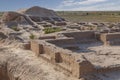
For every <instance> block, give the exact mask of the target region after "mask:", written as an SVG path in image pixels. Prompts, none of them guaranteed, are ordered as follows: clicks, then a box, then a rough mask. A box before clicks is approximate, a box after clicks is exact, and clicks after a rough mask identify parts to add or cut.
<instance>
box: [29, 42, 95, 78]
mask: <svg viewBox="0 0 120 80" xmlns="http://www.w3.org/2000/svg"><path fill="white" fill-rule="evenodd" d="M31 50H32V51H33V52H35V54H36V55H37V56H38V57H40V58H42V59H44V60H46V61H47V62H50V63H52V64H54V65H55V66H56V68H57V69H59V70H62V71H63V72H64V73H66V74H70V75H73V76H75V77H77V78H80V77H82V76H83V75H85V74H89V73H91V72H94V70H93V68H94V67H93V65H92V64H91V63H90V62H88V61H87V60H86V59H84V58H83V57H82V56H79V57H78V56H77V55H75V54H77V53H73V52H72V51H70V50H66V49H62V48H60V47H56V46H55V45H53V44H50V43H48V42H45V41H41V40H39V41H31ZM78 59H79V60H78ZM84 62H85V63H84Z"/></svg>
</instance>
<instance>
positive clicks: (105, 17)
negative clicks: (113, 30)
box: [57, 11, 120, 22]
mask: <svg viewBox="0 0 120 80" xmlns="http://www.w3.org/2000/svg"><path fill="white" fill-rule="evenodd" d="M57 14H58V15H59V16H62V17H63V18H65V19H67V20H68V21H72V22H120V11H57Z"/></svg>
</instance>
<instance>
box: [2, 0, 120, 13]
mask: <svg viewBox="0 0 120 80" xmlns="http://www.w3.org/2000/svg"><path fill="white" fill-rule="evenodd" d="M32 6H40V7H45V8H48V9H53V10H56V11H120V0H0V11H15V10H18V9H22V8H29V7H32Z"/></svg>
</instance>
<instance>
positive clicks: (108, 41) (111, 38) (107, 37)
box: [100, 33, 120, 45]
mask: <svg viewBox="0 0 120 80" xmlns="http://www.w3.org/2000/svg"><path fill="white" fill-rule="evenodd" d="M100 38H101V41H102V42H103V43H104V45H118V44H120V33H108V34H102V35H101V37H100Z"/></svg>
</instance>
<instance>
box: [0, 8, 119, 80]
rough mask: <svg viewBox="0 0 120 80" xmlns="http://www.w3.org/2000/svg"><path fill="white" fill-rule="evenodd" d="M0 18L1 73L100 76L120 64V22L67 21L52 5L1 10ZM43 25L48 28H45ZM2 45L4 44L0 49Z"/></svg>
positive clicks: (13, 78) (12, 79) (13, 76)
mask: <svg viewBox="0 0 120 80" xmlns="http://www.w3.org/2000/svg"><path fill="white" fill-rule="evenodd" d="M1 19H2V20H1V25H0V44H1V45H2V47H0V49H1V52H0V56H1V57H2V58H1V60H0V79H3V80H33V79H34V78H35V80H39V79H41V80H49V79H50V80H57V79H59V78H60V77H57V78H55V77H56V76H55V77H54V79H52V78H48V79H46V78H44V77H42V78H43V79H42V78H41V76H43V75H52V74H53V72H52V71H51V69H53V71H54V70H55V71H54V72H55V73H54V75H55V74H56V71H58V72H62V73H64V74H66V75H67V76H70V77H71V76H72V77H74V78H76V79H85V80H99V79H100V78H99V77H97V79H96V75H97V74H99V75H100V74H103V73H107V72H112V71H119V70H120V57H119V52H120V51H119V50H120V47H119V45H120V32H119V31H120V28H119V23H116V26H113V25H114V24H112V23H111V24H110V23H104V22H103V23H92V22H91V23H86V22H85V23H84V22H83V23H82V22H81V23H70V22H67V21H65V19H64V18H61V17H60V16H58V15H57V14H56V12H54V11H53V10H49V9H45V8H42V7H38V6H34V7H31V8H29V9H22V10H18V11H16V12H14V11H10V12H5V13H4V14H3V16H2V18H1ZM66 24H67V25H66ZM111 25H112V27H111ZM51 27H52V28H53V29H57V28H58V29H59V28H60V31H59V30H58V32H56V31H54V30H53V29H51ZM45 28H50V29H47V30H46V31H48V33H47V34H45V31H44V30H45ZM50 30H51V32H54V33H49V31H50ZM3 46H5V47H7V49H5V50H2V49H3ZM17 46H18V47H17ZM13 47H17V48H13ZM9 48H10V49H9ZM18 48H20V50H19V49H18ZM11 49H12V50H11ZM4 51H5V52H4ZM3 53H4V54H3ZM3 56H4V57H3ZM40 60H41V61H42V60H43V61H44V62H46V63H47V64H50V65H52V66H51V68H48V67H49V66H48V65H47V66H46V65H44V66H43V64H44V62H41V61H40ZM12 64H14V65H15V66H14V65H12ZM19 64H20V65H19ZM41 64H42V66H41ZM21 66H22V67H21ZM31 67H32V68H31ZM39 67H40V68H39ZM44 67H47V68H48V69H44ZM21 69H22V71H21ZM42 70H43V72H44V71H45V72H49V73H43V72H42ZM28 74H29V75H28ZM64 74H63V75H64ZM95 74H96V75H95ZM26 75H28V76H27V77H25V76H26ZM35 75H37V76H35ZM39 75H40V76H39ZM58 76H59V75H58ZM89 76H90V77H89ZM97 76H98V75H97ZM91 77H92V78H91ZM89 78H90V79H89ZM60 80H63V79H62V78H61V79H60ZM64 80H67V79H64ZM73 80H74V79H73ZM101 80H102V79H101Z"/></svg>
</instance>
